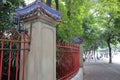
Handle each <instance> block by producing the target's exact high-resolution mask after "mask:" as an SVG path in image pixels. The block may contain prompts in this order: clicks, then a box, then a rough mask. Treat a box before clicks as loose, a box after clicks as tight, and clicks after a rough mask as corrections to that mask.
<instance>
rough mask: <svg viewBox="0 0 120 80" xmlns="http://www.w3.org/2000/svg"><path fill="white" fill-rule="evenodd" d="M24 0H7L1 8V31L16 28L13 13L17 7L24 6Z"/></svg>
mask: <svg viewBox="0 0 120 80" xmlns="http://www.w3.org/2000/svg"><path fill="white" fill-rule="evenodd" d="M24 5H25V4H24V0H7V1H6V2H4V3H3V5H2V8H1V10H0V31H4V30H6V29H10V28H15V26H14V24H13V22H12V21H13V13H14V12H15V9H17V8H18V7H20V6H24Z"/></svg>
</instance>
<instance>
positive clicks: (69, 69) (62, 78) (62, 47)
mask: <svg viewBox="0 0 120 80" xmlns="http://www.w3.org/2000/svg"><path fill="white" fill-rule="evenodd" d="M79 67H80V63H79V48H78V46H76V45H73V44H69V43H65V42H61V41H58V42H57V69H56V70H57V80H70V78H72V77H73V76H74V75H75V74H76V73H77V72H78V70H79Z"/></svg>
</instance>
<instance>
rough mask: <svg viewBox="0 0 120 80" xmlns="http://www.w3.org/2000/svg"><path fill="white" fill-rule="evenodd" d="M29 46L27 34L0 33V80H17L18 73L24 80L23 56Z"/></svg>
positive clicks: (14, 32)
mask: <svg viewBox="0 0 120 80" xmlns="http://www.w3.org/2000/svg"><path fill="white" fill-rule="evenodd" d="M29 45H30V37H29V35H28V34H27V32H22V33H18V32H17V31H14V30H8V31H6V32H4V33H0V80H19V74H20V71H21V73H22V80H24V65H25V56H26V54H27V52H28V51H29ZM20 66H21V67H20Z"/></svg>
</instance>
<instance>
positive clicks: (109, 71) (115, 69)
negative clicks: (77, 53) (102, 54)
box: [84, 61, 120, 80]
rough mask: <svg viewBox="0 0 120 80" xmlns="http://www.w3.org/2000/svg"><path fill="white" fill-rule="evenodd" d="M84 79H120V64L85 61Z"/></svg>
mask: <svg viewBox="0 0 120 80" xmlns="http://www.w3.org/2000/svg"><path fill="white" fill-rule="evenodd" d="M84 80H120V64H114V63H112V64H109V63H107V62H103V61H97V62H94V61H92V62H85V63H84Z"/></svg>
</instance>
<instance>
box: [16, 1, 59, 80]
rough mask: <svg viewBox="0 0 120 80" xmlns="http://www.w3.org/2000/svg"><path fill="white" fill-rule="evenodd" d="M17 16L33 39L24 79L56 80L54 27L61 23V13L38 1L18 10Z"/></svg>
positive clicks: (27, 57)
mask: <svg viewBox="0 0 120 80" xmlns="http://www.w3.org/2000/svg"><path fill="white" fill-rule="evenodd" d="M31 6H32V7H31ZM27 8H28V9H27ZM24 11H25V12H24ZM23 13H24V14H23ZM17 14H18V15H20V19H21V20H22V21H23V22H25V25H24V28H25V29H28V32H29V34H30V37H31V44H30V52H29V53H28V54H27V56H26V62H25V78H24V79H25V80H56V29H55V28H54V27H53V26H54V25H56V24H58V23H59V22H60V20H61V17H60V13H59V12H58V11H56V10H53V9H51V8H50V7H48V6H47V5H45V4H44V3H42V2H41V1H40V0H36V1H35V2H34V3H32V4H30V5H28V6H27V7H25V8H23V9H18V10H17ZM21 14H23V15H22V16H21Z"/></svg>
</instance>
